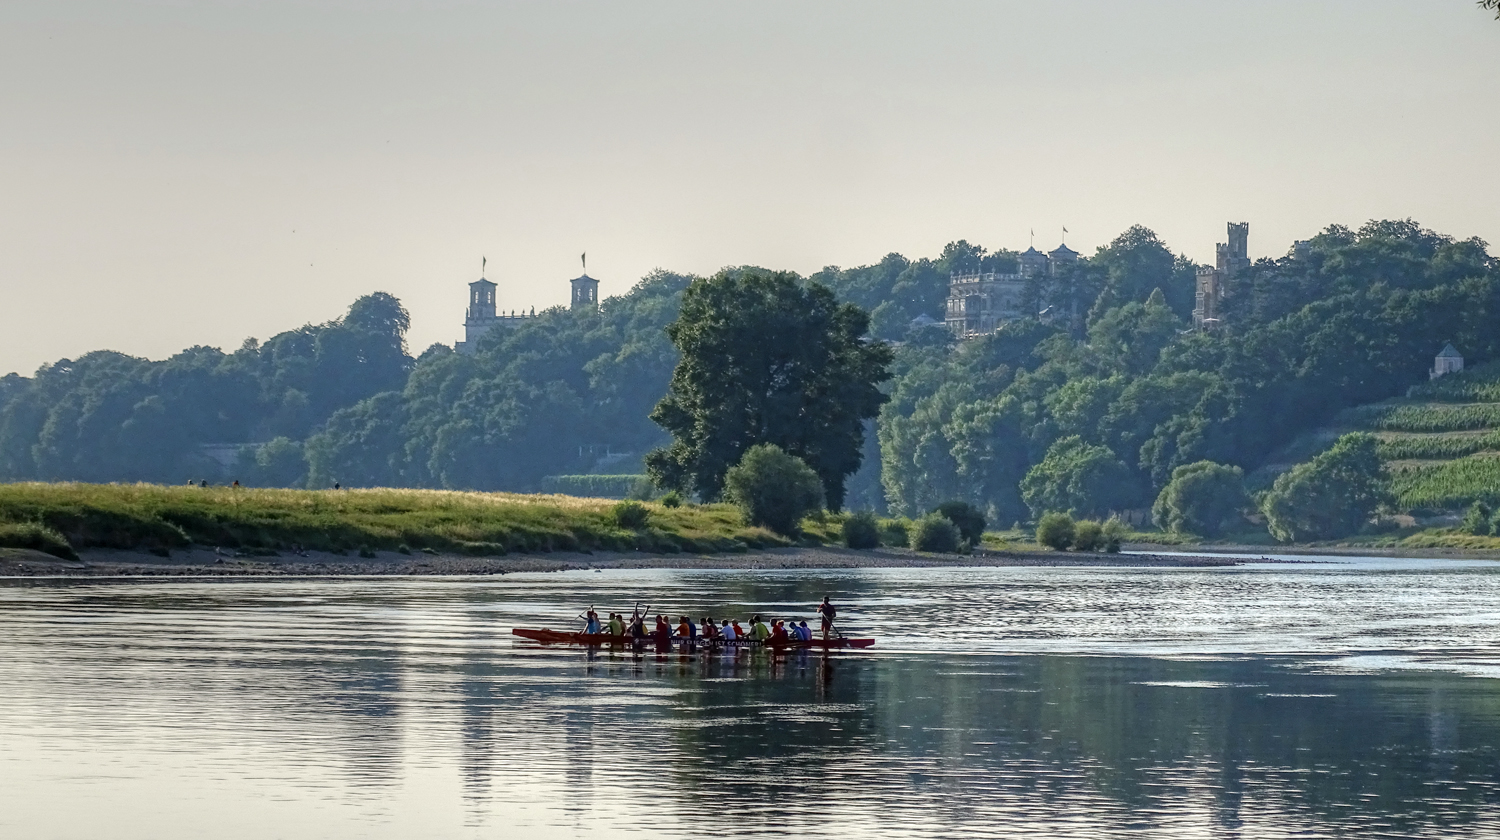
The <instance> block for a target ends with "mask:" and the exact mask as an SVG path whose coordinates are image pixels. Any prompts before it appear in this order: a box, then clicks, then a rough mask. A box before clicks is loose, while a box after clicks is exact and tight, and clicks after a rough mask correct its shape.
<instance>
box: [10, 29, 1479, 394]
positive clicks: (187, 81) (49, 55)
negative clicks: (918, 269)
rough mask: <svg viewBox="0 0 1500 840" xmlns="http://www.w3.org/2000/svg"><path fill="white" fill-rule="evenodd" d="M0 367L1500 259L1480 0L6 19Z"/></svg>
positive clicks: (419, 342) (421, 340)
mask: <svg viewBox="0 0 1500 840" xmlns="http://www.w3.org/2000/svg"><path fill="white" fill-rule="evenodd" d="M0 80H3V81H0V373H3V372H6V371H11V370H16V371H21V372H23V373H30V372H31V371H33V370H35V368H36V367H37V366H38V365H40V364H42V363H44V362H51V361H55V360H57V359H59V358H62V357H75V356H78V355H81V354H83V353H85V352H87V351H89V350H95V349H101V348H108V349H114V350H120V351H123V352H127V353H133V354H138V355H144V356H149V357H152V358H161V357H164V356H167V355H170V354H171V353H173V352H175V351H177V350H179V349H182V348H184V347H187V346H190V345H193V344H209V345H215V346H219V347H223V348H225V349H226V350H230V349H233V348H235V347H237V346H239V344H240V342H241V341H242V340H243V339H244V338H245V337H246V336H257V337H260V338H265V337H267V336H269V335H272V334H274V333H276V332H279V331H281V330H285V329H290V328H293V327H296V326H298V325H301V324H303V323H307V322H319V321H324V320H327V319H330V318H334V317H337V316H338V315H340V314H341V313H342V312H343V310H344V309H345V307H347V306H348V304H349V303H350V301H352V300H353V299H354V298H355V297H357V296H359V295H361V294H364V293H367V292H370V291H375V290H383V291H388V292H391V293H393V294H395V295H397V296H398V297H400V298H401V299H402V300H403V301H404V302H405V303H406V305H407V307H408V308H409V309H410V310H411V313H412V319H413V328H412V335H411V339H412V346H413V350H414V351H420V350H421V349H422V348H423V347H425V346H426V345H428V344H430V343H432V342H437V341H441V342H447V343H451V342H453V341H454V340H455V339H457V338H459V337H461V332H462V330H461V322H462V320H463V309H464V305H465V302H466V298H465V295H466V288H465V284H466V283H468V282H469V281H471V280H473V279H475V278H476V277H477V275H478V271H479V261H480V257H481V256H487V257H488V258H489V272H488V273H489V277H490V279H492V280H494V281H496V282H497V283H499V284H500V291H499V294H500V304H501V307H502V308H503V309H511V308H515V309H522V308H528V309H529V308H530V307H533V306H535V307H536V308H538V309H541V308H543V307H545V306H549V305H553V304H557V303H561V302H564V301H565V300H566V299H567V293H568V289H567V282H566V281H567V279H568V278H570V277H574V276H577V274H578V273H579V263H578V255H579V253H580V252H583V251H587V252H588V254H589V273H590V274H591V275H593V276H595V277H598V278H600V279H601V280H602V281H603V288H602V292H603V293H604V294H606V295H609V294H619V293H622V292H624V291H626V290H627V289H629V288H630V286H631V285H633V284H634V283H635V282H636V281H637V280H638V279H639V278H640V277H641V276H642V275H643V274H645V273H647V272H648V271H650V270H651V269H653V268H656V267H663V268H670V269H673V270H677V271H685V272H696V273H708V272H712V271H714V270H716V269H718V268H720V267H722V266H725V265H736V264H746V263H753V264H758V265H764V266H769V267H775V268H789V269H793V270H796V271H800V272H804V273H806V272H811V271H815V270H817V269H819V268H821V267H822V266H825V265H843V266H853V265H861V264H866V263H870V262H874V261H876V260H878V259H879V258H880V257H881V256H882V255H884V254H885V253H887V252H890V251H899V252H901V253H904V254H906V255H908V256H912V257H916V256H935V255H936V254H937V253H938V251H939V250H940V249H941V248H942V246H943V245H944V243H946V242H948V241H950V240H954V239H959V238H965V239H968V240H970V241H971V242H977V243H980V244H983V245H985V246H987V247H990V248H999V247H1011V248H1025V247H1026V244H1027V236H1028V231H1029V230H1030V229H1032V228H1035V229H1036V236H1037V244H1038V246H1042V247H1046V248H1050V247H1052V246H1054V245H1055V244H1056V241H1057V239H1058V236H1059V232H1060V229H1061V227H1062V226H1063V225H1066V226H1067V227H1068V229H1069V231H1070V232H1071V233H1070V235H1069V238H1068V242H1069V244H1070V245H1073V246H1074V247H1076V248H1078V249H1079V250H1081V251H1085V252H1091V251H1092V250H1093V248H1094V247H1096V246H1098V245H1099V244H1101V243H1104V242H1107V241H1108V240H1110V239H1111V238H1113V237H1114V236H1115V235H1117V234H1118V233H1119V232H1120V231H1121V230H1123V229H1124V228H1125V227H1127V226H1129V225H1131V224H1133V223H1141V224H1145V225H1147V226H1149V227H1151V228H1153V229H1154V230H1156V231H1157V232H1158V233H1159V234H1161V235H1162V237H1163V238H1165V239H1166V240H1167V242H1168V243H1169V244H1170V245H1171V246H1172V247H1173V249H1174V250H1177V251H1181V252H1184V253H1186V254H1188V255H1189V256H1191V257H1194V258H1196V259H1198V260H1200V261H1209V260H1211V259H1212V256H1213V247H1214V243H1215V242H1217V241H1219V240H1221V239H1222V238H1223V236H1224V224H1225V222H1226V221H1230V220H1234V221H1240V220H1243V221H1248V222H1250V225H1251V228H1250V231H1251V235H1250V248H1251V254H1252V256H1265V255H1280V254H1282V253H1284V252H1285V251H1286V250H1287V248H1288V247H1289V246H1290V244H1291V242H1292V240H1294V239H1299V238H1306V237H1307V236H1309V235H1311V234H1313V233H1315V232H1316V231H1317V230H1318V229H1320V228H1322V227H1323V226H1325V225H1327V224H1329V223H1333V222H1338V223H1343V224H1349V225H1358V224H1360V223H1362V222H1363V221H1365V220H1367V219H1370V218H1374V217H1380V218H1405V217H1412V218H1415V219H1417V220H1418V221H1420V222H1422V223H1423V224H1425V225H1427V226H1429V227H1433V228H1436V229H1438V230H1441V231H1444V232H1447V233H1450V234H1453V235H1455V236H1459V237H1469V236H1480V237H1483V238H1485V239H1486V240H1488V241H1489V242H1491V243H1500V157H1497V148H1500V143H1497V138H1500V22H1496V21H1495V20H1493V15H1491V14H1488V13H1486V12H1484V11H1481V10H1480V9H1478V8H1476V7H1475V5H1474V3H1473V2H1472V1H1471V0H1255V2H1248V0H1030V2H1003V0H984V2H941V0H921V2H917V1H916V0H913V2H905V3H889V2H873V1H872V0H858V2H848V3H833V2H807V0H802V1H801V2H785V3H781V2H765V1H764V0H761V2H755V3H729V2H708V1H707V0H692V2H680V3H653V2H620V0H607V2H567V1H566V0H546V2H531V3H501V2H493V0H488V1H487V2H473V3H464V2H432V3H396V2H369V0H363V1H362V2H341V3H315V2H306V0H299V2H288V3H272V2H265V3H261V2H205V0H194V1H193V2H189V1H188V0H180V2H155V3H143V2H128V0H109V2H100V3H71V2H59V0H43V1H42V2H30V0H6V2H4V3H3V4H0Z"/></svg>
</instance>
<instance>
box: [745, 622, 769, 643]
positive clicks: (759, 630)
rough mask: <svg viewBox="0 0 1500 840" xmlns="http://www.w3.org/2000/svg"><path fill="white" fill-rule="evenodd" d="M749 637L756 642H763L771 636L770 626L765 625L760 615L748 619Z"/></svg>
mask: <svg viewBox="0 0 1500 840" xmlns="http://www.w3.org/2000/svg"><path fill="white" fill-rule="evenodd" d="M750 637H751V638H753V639H754V640H755V641H757V642H764V641H765V640H767V639H769V638H771V628H769V627H767V626H766V623H765V622H764V621H762V620H761V617H760V616H755V617H754V618H752V619H750Z"/></svg>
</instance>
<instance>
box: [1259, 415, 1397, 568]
mask: <svg viewBox="0 0 1500 840" xmlns="http://www.w3.org/2000/svg"><path fill="white" fill-rule="evenodd" d="M1386 494H1387V489H1386V475H1385V465H1384V464H1383V463H1382V462H1381V460H1380V455H1379V453H1378V452H1377V449H1376V440H1375V437H1374V436H1373V435H1368V434H1362V433H1358V432H1355V433H1351V434H1347V435H1344V436H1343V437H1341V438H1339V439H1338V442H1337V443H1335V444H1334V445H1333V447H1332V448H1331V449H1329V450H1328V451H1327V452H1324V453H1323V454H1321V455H1319V456H1317V457H1316V458H1314V459H1313V460H1312V461H1309V462H1308V463H1305V464H1298V465H1297V466H1295V467H1293V468H1292V469H1291V470H1290V471H1288V472H1286V473H1283V474H1282V475H1281V476H1279V477H1278V478H1277V479H1276V483H1275V484H1274V485H1272V487H1271V491H1270V492H1269V493H1267V494H1266V497H1265V501H1264V503H1263V506H1262V510H1263V511H1264V512H1265V514H1266V519H1267V522H1268V524H1269V525H1270V529H1271V536H1273V537H1275V538H1276V539H1278V540H1281V541H1282V542H1293V541H1306V540H1331V539H1336V538H1338V537H1342V536H1346V535H1348V534H1352V533H1354V532H1355V531H1358V530H1359V529H1360V528H1361V527H1363V526H1364V524H1365V523H1366V522H1368V521H1369V519H1370V517H1371V516H1372V515H1373V514H1374V513H1375V509H1376V508H1377V507H1378V506H1379V505H1380V504H1381V502H1383V501H1385V499H1386Z"/></svg>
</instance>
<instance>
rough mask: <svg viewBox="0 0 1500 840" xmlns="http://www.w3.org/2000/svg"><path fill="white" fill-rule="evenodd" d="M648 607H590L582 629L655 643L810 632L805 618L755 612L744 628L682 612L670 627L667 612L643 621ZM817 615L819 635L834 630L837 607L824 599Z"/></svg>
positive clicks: (764, 640)
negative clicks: (604, 611) (603, 615)
mask: <svg viewBox="0 0 1500 840" xmlns="http://www.w3.org/2000/svg"><path fill="white" fill-rule="evenodd" d="M647 613H648V610H642V609H641V608H640V607H637V608H636V609H635V611H634V612H633V613H632V614H631V616H630V617H629V618H628V619H627V618H626V617H625V615H624V614H623V613H610V614H609V619H608V620H604V621H601V620H600V618H599V613H597V612H595V611H594V609H593V608H592V607H590V608H589V611H588V612H587V613H586V614H585V615H584V628H583V632H584V633H586V634H590V635H602V636H613V637H616V638H618V639H620V640H621V641H625V640H631V641H635V642H641V643H645V642H655V643H657V644H669V643H671V642H708V643H721V642H732V643H742V642H759V643H761V644H771V645H777V644H788V643H792V642H799V641H800V642H811V641H812V640H813V634H812V630H811V628H809V627H808V626H807V621H806V620H802V621H798V620H795V619H789V620H785V621H783V620H781V619H773V620H771V621H769V622H767V621H766V620H765V619H764V618H763V617H762V616H759V615H756V616H753V617H752V618H751V619H750V627H749V629H746V628H744V627H741V626H740V623H739V621H737V620H734V619H728V618H726V619H724V620H723V621H722V622H715V620H714V618H713V617H712V616H703V618H702V620H701V621H699V622H694V621H693V619H692V618H690V617H688V616H686V615H683V616H679V617H678V619H677V624H676V626H675V627H674V626H673V625H672V622H671V621H670V620H669V619H668V617H667V616H665V615H662V614H658V615H657V616H656V621H655V623H654V624H652V625H649V626H648V624H647ZM818 616H819V617H820V619H821V620H822V630H823V638H824V639H827V638H828V635H829V634H830V633H832V632H834V629H833V620H834V618H835V617H837V616H838V610H837V609H835V608H834V606H833V604H832V603H831V602H830V601H829V600H828V599H827V598H824V599H823V603H821V604H819V605H818Z"/></svg>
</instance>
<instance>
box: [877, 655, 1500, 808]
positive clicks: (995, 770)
mask: <svg viewBox="0 0 1500 840" xmlns="http://www.w3.org/2000/svg"><path fill="white" fill-rule="evenodd" d="M959 661H960V662H961V661H962V660H959ZM997 661H1000V662H1003V663H1004V665H1003V668H1002V669H1000V670H1002V671H1011V672H1014V673H1015V674H1016V676H981V675H977V674H976V675H962V676H960V675H957V674H952V675H945V674H943V673H941V672H940V671H939V670H938V669H939V668H942V667H947V668H953V667H954V664H955V660H953V659H949V658H944V659H943V660H941V663H942V664H941V665H936V664H934V665H928V664H926V663H924V662H921V661H911V662H907V663H902V666H903V667H901V668H899V669H894V670H892V671H891V672H888V673H886V672H885V669H884V668H882V669H881V670H882V672H883V673H882V674H881V678H880V679H879V680H877V684H878V686H879V692H878V697H879V700H878V702H877V706H878V708H879V724H880V726H881V728H882V729H883V730H884V734H886V735H888V736H889V735H890V734H891V733H892V731H893V730H898V729H899V731H900V732H901V735H899V736H897V737H898V738H899V742H900V743H899V746H896V747H894V748H893V749H896V750H899V751H900V752H901V753H903V754H904V755H906V756H910V757H912V758H918V757H923V759H924V760H922V761H919V762H918V763H919V764H925V765H927V766H930V767H932V768H934V769H935V770H940V769H942V767H943V762H942V761H940V760H934V758H933V757H944V758H946V759H947V760H949V761H951V762H953V763H955V764H957V765H959V766H961V767H962V768H963V770H962V772H961V773H960V774H959V777H960V778H967V779H972V780H990V781H991V782H995V781H998V780H1003V784H1002V785H986V784H984V783H981V784H979V785H978V786H979V787H994V788H996V789H998V788H1000V787H1003V788H1004V789H1005V790H1006V791H1007V792H1008V795H1019V796H1021V797H1023V798H1028V799H1032V800H1034V801H1035V802H1039V803H1048V804H1049V805H1050V806H1052V807H1058V808H1062V807H1066V806H1067V804H1068V803H1069V802H1070V801H1076V800H1077V798H1078V794H1079V793H1080V792H1083V791H1087V792H1092V793H1097V794H1102V795H1104V796H1105V797H1107V798H1108V800H1110V801H1111V802H1115V803H1118V804H1120V805H1123V806H1125V807H1126V809H1128V814H1127V813H1121V814H1120V818H1121V819H1125V820H1127V821H1129V822H1144V823H1145V824H1156V823H1157V822H1158V821H1159V819H1161V818H1158V817H1152V816H1145V817H1142V816H1141V815H1143V814H1146V815H1150V814H1157V815H1161V814H1166V813H1169V812H1170V811H1171V810H1172V809H1173V808H1180V807H1182V805H1183V804H1184V803H1186V802H1189V801H1193V802H1198V803H1203V804H1205V805H1206V804H1208V803H1211V806H1210V807H1211V812H1210V813H1208V814H1205V816H1206V817H1208V818H1210V819H1211V821H1212V822H1213V823H1216V824H1217V825H1219V826H1222V827H1225V828H1236V827H1239V826H1241V825H1243V824H1244V821H1245V818H1244V816H1243V813H1242V811H1243V809H1244V808H1245V807H1246V805H1245V803H1246V801H1247V800H1253V801H1254V806H1253V807H1254V808H1255V809H1256V810H1257V811H1265V810H1269V811H1271V812H1273V813H1279V814H1281V815H1283V816H1284V817H1290V818H1293V819H1297V820H1303V821H1306V822H1310V823H1326V822H1339V821H1347V820H1349V819H1350V817H1351V814H1353V815H1358V819H1359V820H1360V821H1376V820H1379V821H1384V822H1389V823H1391V824H1392V825H1394V826H1396V827H1398V828H1407V829H1412V828H1418V827H1422V826H1431V825H1443V824H1448V823H1454V822H1458V823H1462V822H1467V821H1470V820H1473V819H1474V818H1475V817H1477V816H1480V815H1481V811H1482V810H1483V809H1487V808H1489V807H1490V806H1491V805H1493V804H1494V803H1495V801H1496V799H1497V798H1500V795H1497V790H1496V782H1497V779H1496V777H1495V771H1494V766H1495V765H1494V760H1495V758H1496V751H1495V749H1494V748H1493V747H1491V746H1490V745H1491V744H1494V743H1496V737H1497V736H1500V732H1497V731H1496V729H1497V727H1496V717H1495V715H1494V713H1493V710H1491V711H1489V712H1488V713H1485V714H1483V715H1464V714H1462V713H1461V710H1460V709H1459V708H1455V706H1456V705H1458V704H1456V703H1455V702H1454V700H1456V699H1457V698H1450V697H1446V696H1445V692H1444V691H1443V690H1442V689H1439V688H1436V687H1435V686H1434V683H1438V684H1443V683H1450V684H1453V685H1458V686H1463V687H1465V688H1466V691H1465V692H1464V693H1465V694H1467V695H1468V696H1469V697H1470V698H1471V699H1473V700H1478V701H1479V702H1482V703H1487V702H1493V701H1491V700H1490V699H1489V697H1488V692H1487V691H1485V690H1484V688H1483V687H1482V686H1481V685H1479V684H1478V683H1476V682H1475V681H1465V680H1462V679H1460V678H1449V677H1445V676H1441V675H1432V674H1419V675H1410V676H1404V677H1395V678H1373V677H1366V676H1316V675H1309V674H1304V673H1297V672H1293V671H1288V670H1286V669H1282V668H1277V667H1274V665H1272V664H1268V663H1266V662H1264V661H1260V660H1252V661H1243V662H1164V661H1159V660H1146V659H1137V658H1132V659H1109V658H1081V657H1025V658H1015V659H1005V660H994V659H986V660H982V662H983V663H985V665H981V666H980V668H979V669H982V670H985V671H990V670H993V669H990V668H988V667H986V666H987V665H989V664H993V663H995V662H997ZM969 667H970V668H972V667H973V666H969ZM955 670H956V669H955ZM1142 682H1164V683H1172V682H1177V683H1190V684H1191V683H1198V684H1200V685H1198V686H1192V685H1179V686H1171V685H1157V686H1151V685H1140V684H1138V683H1142ZM1213 685H1222V686H1229V687H1210V686H1213ZM1235 686H1239V687H1235ZM1036 688H1040V689H1041V690H1040V691H1037V692H1036V693H1030V690H1031V689H1036ZM1277 694H1285V695H1296V694H1301V695H1306V694H1329V695H1334V696H1331V697H1307V696H1303V697H1290V696H1288V697H1276V696H1267V695H1277ZM904 727H910V728H909V729H906V728H904ZM1445 744H1466V745H1468V747H1469V748H1468V749H1456V750H1455V749H1448V748H1445V747H1444V745H1445ZM944 778H947V779H951V778H953V777H952V775H951V774H949V775H946V776H945V775H943V774H941V773H934V774H933V776H932V777H931V778H930V779H929V778H924V777H923V776H922V775H921V774H920V773H917V772H914V773H913V776H912V781H913V784H914V785H916V786H917V787H918V789H919V790H920V789H922V788H928V789H931V792H932V793H934V794H937V793H940V792H941V791H943V789H944V785H943V782H942V781H941V780H942V779H944ZM965 787H967V788H969V792H970V793H971V794H972V793H974V792H975V791H974V790H973V787H975V785H972V784H970V785H961V786H959V788H958V789H957V790H955V791H953V792H960V791H961V790H962V789H963V788H965ZM1444 791H1448V792H1444ZM1440 793H1441V797H1440V798H1443V799H1447V800H1448V801H1445V802H1442V803H1441V804H1435V803H1434V802H1432V801H1431V800H1432V798H1433V797H1434V796H1438V794H1440ZM916 795H920V794H916ZM983 801H984V800H983V798H982V797H977V796H973V795H969V796H954V797H948V796H941V795H938V796H934V797H932V799H931V803H932V806H933V807H934V808H939V809H950V808H951V809H952V811H951V816H952V817H953V818H954V819H956V820H964V821H967V820H968V819H972V818H973V817H974V815H975V804H976V803H978V802H983ZM1122 827H1123V825H1122Z"/></svg>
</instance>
